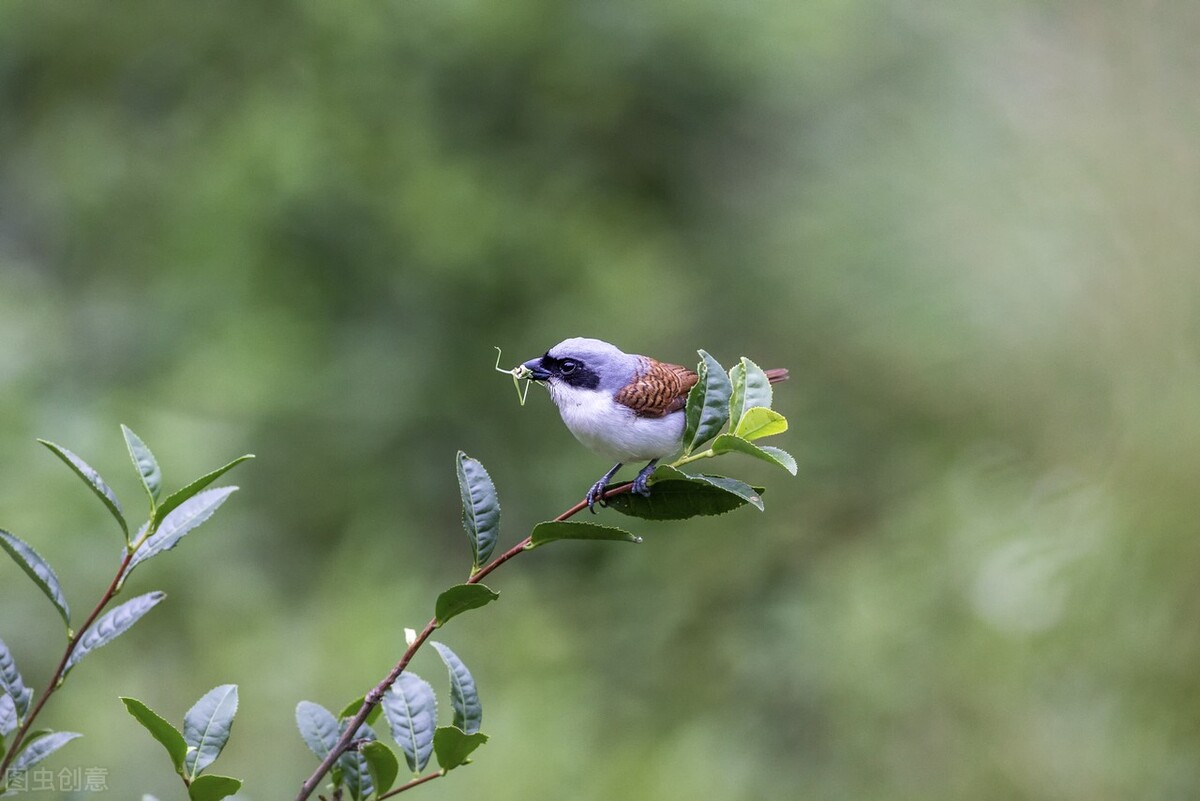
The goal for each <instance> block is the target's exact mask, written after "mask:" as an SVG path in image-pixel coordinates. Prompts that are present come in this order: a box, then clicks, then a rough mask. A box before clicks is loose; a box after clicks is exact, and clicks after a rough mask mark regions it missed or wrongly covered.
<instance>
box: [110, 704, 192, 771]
mask: <svg viewBox="0 0 1200 801" xmlns="http://www.w3.org/2000/svg"><path fill="white" fill-rule="evenodd" d="M121 703H123V704H125V709H127V710H128V711H129V714H130V715H133V718H134V720H136V721H137V722H138V723H140V724H142V726H144V727H145V728H146V731H148V732H150V735H151V736H152V737H153V738H154V739H155V740H158V741H159V742H160V743H162V746H163V748H165V749H167V754H168V755H170V757H171V764H172V765H174V766H175V772H176V773H178V774H179V775H180V776H182V775H183V760H184V757H185V756H186V755H187V750H188V744H187V741H186V740H184V739H183V735H182V734H180V733H179V730H178V729H176V728H175V727H174V726H172V725H171V724H170V723H168V722H167V721H165V720H163V718H162V717H161V716H160V715H159V714H158V713H157V712H155V711H154V710H153V709H151V708H150V707H148V706H146V705H145V704H143V703H142V702H141V701H139V700H138V699H136V698H127V697H125V696H122V697H121Z"/></svg>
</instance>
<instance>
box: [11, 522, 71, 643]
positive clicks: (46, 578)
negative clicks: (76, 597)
mask: <svg viewBox="0 0 1200 801" xmlns="http://www.w3.org/2000/svg"><path fill="white" fill-rule="evenodd" d="M0 548H3V549H4V550H5V551H7V552H8V555H9V556H11V557H12V558H13V561H14V562H16V563H17V564H18V565H19V566H20V567H21V569H22V570H24V571H25V573H26V575H28V576H29V577H30V578H31V579H33V583H34V584H36V585H38V589H40V590H41V591H42V592H43V593H44V594H45V596H46V597H47V598H49V599H50V603H52V604H54V606H55V608H56V609H58V613H59V614H60V615H62V619H63V623H65V624H66V626H67V628H68V629H69V628H70V627H71V610H70V608H68V607H67V599H66V596H64V595H63V591H62V586H61V585H59V583H58V576H56V575H54V570H53V569H51V567H50V565H49V564H47V562H46V560H45V559H43V558H42V557H41V556H39V555H38V552H37V551H35V550H33V548H31V547H30V546H29V545H28V543H25V542H23V541H22V540H20V539H19V538H17V537H15V536H13V535H12V534H9V533H8V532H7V531H4V530H3V529H0Z"/></svg>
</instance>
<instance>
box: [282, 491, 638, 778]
mask: <svg viewBox="0 0 1200 801" xmlns="http://www.w3.org/2000/svg"><path fill="white" fill-rule="evenodd" d="M632 487H633V484H632V483H626V484H621V485H619V486H617V487H613V488H612V489H610V490H608V491H607V492H605V493H604V499H605V500H607V499H609V498H611V497H613V496H614V495H623V494H625V493H627V492H629V491H630V490H631V489H632ZM586 508H587V501H580V502H579V503H577V504H575V505H574V506H572V507H571V508H570V509H568V510H567V511H565V512H563V513H562V514H560V515H559V516H558V517H556V518H554V521H555V522H561V521H563V520H567V519H569V518H571V517H574V516H575V515H577V514H579V513H580V512H581V511H583V510H584V509H586ZM529 542H530V538H529V537H526V538H525V539H523V540H521V541H520V542H518V543H517V544H516V545H514V546H513V547H512V548H509V549H508V550H507V551H505V552H504V553H502V554H500V555H499V556H497V557H496V558H495V559H493V560H492V561H491V562H489V563H488V564H486V565H484V566H483V567H482V568H480V569H479V571H478V572H476V573H475V575H473V576H471V577H470V578H469V579H467V581H466V583H467V584H478V583H479V582H480V581H482V580H483V579H484V577H486V576H487V575H488V574H489V573H491V572H492V571H493V570H495V569H496V568H498V567H500V565H502V564H504V563H505V562H507V561H508V560H509V559H512V558H513V557H515V556H517V555H519V554H521V553H523V552H524V551H525V550H526V549H527V547H528V545H529ZM436 628H437V618H432V619H430V621H429V622H428V623H426V624H425V628H423V629H421V631H420V633H419V634H417V636H416V639H414V640H413V641H412V643H411V644H410V645H409V646H408V648H407V650H405V652H404V655H403V656H401V657H400V661H399V662H397V663H396V666H395V667H393V668H392V670H391V672H389V673H388V674H387V676H386V677H384V679H383V681H381V682H379V684H377V685H375V687H374V688H373V689H372V690H371V691H370V692H369V693H367V695H366V698H365V700H364V701H363V704H362V706H361V707H359V710H358V712H357V713H355V715H354V717H353V718H351V719H350V720H349V721H348V722H347V723H346V730H345V732H343V734H342V736H341V738H340V739H339V740H338V741H337V744H336V745H335V746H334V747H333V748H332V749H330V751H329V753H328V754H326V755H325V758H324V759H323V760H321V764H320V765H318V766H317V769H316V770H315V771H313V774H312V775H311V776H309V777H308V779H307V780H306V781H305V782H304V784H303V785H301V786H300V792H299V794H297V795H296V801H307V799H308V797H309V796H310V795H312V793H313V791H314V790H316V789H317V785H318V784H320V783H321V779H323V778H324V777H325V774H326V773H328V772H329V771H330V769H331V768H332V767H333V765H334V763H335V762H337V761H338V758H339V757H341V755H342V754H344V753H346V751H348V750H350V747H351V745H352V744H353V742H354V735H355V734H356V733H357V732H358V729H359V727H360V726H362V725H363V723H365V722H366V720H367V716H368V715H370V714H371V710H373V709H374V708H375V707H376V706H378V705H379V702H380V701H382V700H383V695H384V693H386V692H387V691H388V689H389V688H390V687H391V686H392V685H393V684H395V683H396V680H397V679H399V678H400V674H401V673H403V672H404V669H405V668H407V667H408V663H409V662H411V661H412V658H413V656H415V655H416V653H417V651H418V650H420V648H421V646H422V645H424V644H425V641H426V640H428V639H429V636H430V635H431V634H433V631H434V629H436ZM441 775H442V774H441V773H431V774H429V775H427V776H422V777H421V778H420V779H414V780H413V781H411V782H409V783H408V784H406V785H402V786H401V787H398V788H397V789H396V790H394V791H393V792H392V793H389V795H394V794H395V793H399V792H401V791H403V790H407V789H409V788H410V787H416V786H417V785H418V784H422V783H424V782H426V781H429V780H431V779H435V778H437V777H438V776H441Z"/></svg>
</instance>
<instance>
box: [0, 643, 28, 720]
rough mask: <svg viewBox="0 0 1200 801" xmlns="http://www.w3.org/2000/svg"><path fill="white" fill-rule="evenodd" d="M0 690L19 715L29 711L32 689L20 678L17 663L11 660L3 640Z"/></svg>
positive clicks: (0, 658)
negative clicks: (11, 701) (10, 700)
mask: <svg viewBox="0 0 1200 801" xmlns="http://www.w3.org/2000/svg"><path fill="white" fill-rule="evenodd" d="M0 692H3V693H4V694H5V695H7V696H8V697H9V698H11V699H12V700H13V705H14V706H15V707H16V708H17V714H18V715H19V716H20V717H24V716H25V713H27V712H28V711H29V701H30V699H31V698H33V690H30V689H29V688H28V687H26V686H25V681H24V680H23V679H22V678H21V673H20V671H18V670H17V663H16V662H15V661H14V660H13V656H12V654H11V653H10V652H9V650H8V646H7V645H5V644H4V640H0Z"/></svg>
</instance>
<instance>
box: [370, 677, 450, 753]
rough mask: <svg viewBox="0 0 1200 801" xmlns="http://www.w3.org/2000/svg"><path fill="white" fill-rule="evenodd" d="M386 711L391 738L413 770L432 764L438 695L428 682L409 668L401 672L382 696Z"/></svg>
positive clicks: (384, 712)
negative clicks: (430, 756) (430, 760)
mask: <svg viewBox="0 0 1200 801" xmlns="http://www.w3.org/2000/svg"><path fill="white" fill-rule="evenodd" d="M383 714H384V715H385V716H386V717H387V721H388V726H390V727H391V729H392V739H394V740H395V741H396V743H397V745H399V746H400V750H401V751H403V752H404V759H405V761H406V762H408V768H409V770H411V771H412V772H413V773H418V772H420V771H422V770H424V769H425V766H426V765H427V764H429V755H430V754H432V753H433V731H434V727H435V726H436V725H437V696H436V695H434V692H433V688H432V687H430V686H429V683H428V682H427V681H425V680H424V679H422V678H421V677H420V676H418V675H417V674H415V673H409V672H408V671H407V670H406V671H404V672H403V673H401V674H400V678H399V679H397V680H396V683H395V684H393V685H392V686H391V687H390V688H389V689H388V691H387V692H386V693H384V696H383Z"/></svg>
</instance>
